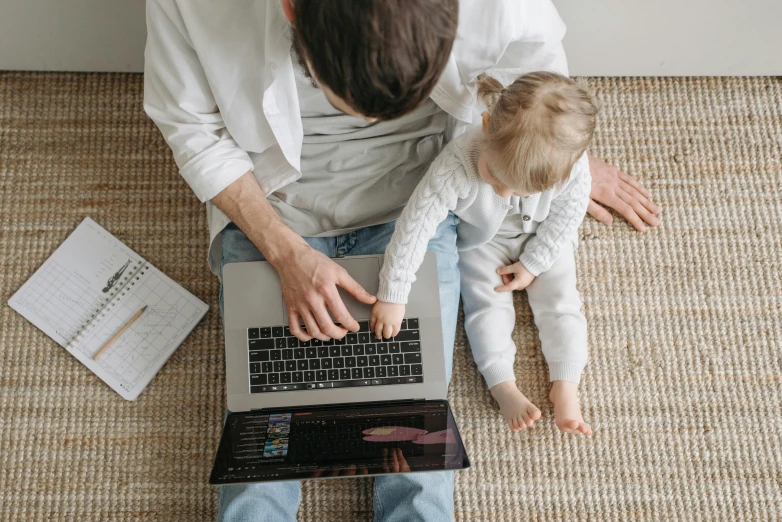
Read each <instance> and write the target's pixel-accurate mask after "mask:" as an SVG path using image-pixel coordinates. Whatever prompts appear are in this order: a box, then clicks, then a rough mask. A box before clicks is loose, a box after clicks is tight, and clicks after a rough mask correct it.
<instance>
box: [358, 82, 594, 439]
mask: <svg viewBox="0 0 782 522" xmlns="http://www.w3.org/2000/svg"><path fill="white" fill-rule="evenodd" d="M478 96H479V98H480V99H481V100H482V101H483V102H484V103H485V104H486V106H487V108H488V111H487V112H484V113H483V126H482V129H475V130H471V131H468V132H467V133H465V134H463V135H462V136H460V137H459V138H457V139H455V140H454V141H452V142H451V143H450V144H448V146H446V147H445V149H444V150H443V152H442V153H441V154H440V155H439V156H438V157H437V159H436V160H435V161H434V162H433V163H432V165H431V167H430V168H429V170H428V172H427V173H426V175H425V176H424V178H423V179H422V180H421V183H420V184H419V185H418V187H416V189H415V191H414V192H413V195H412V196H411V198H410V201H409V203H408V204H407V206H406V207H405V209H404V211H403V212H402V215H401V216H400V217H399V220H398V221H397V224H396V229H395V231H394V235H393V237H392V239H391V242H390V243H389V245H388V248H387V250H386V257H385V263H384V266H383V269H382V271H381V273H380V288H379V292H378V296H377V297H378V302H377V303H376V304H375V306H374V308H373V310H372V319H371V323H370V324H371V328H372V330H373V331H374V332H375V334H376V335H377V336H378V337H392V336H394V335H396V334H397V333H398V332H399V328H400V325H401V321H402V318H403V317H404V311H405V306H404V305H405V303H406V302H407V296H408V294H409V292H410V286H411V284H412V283H413V281H414V280H415V272H416V271H417V270H418V268H419V266H420V265H421V263H422V261H423V257H424V254H425V252H426V246H427V243H428V241H429V239H430V238H431V237H432V236H433V235H434V233H435V230H436V229H437V225H438V224H439V223H440V222H441V221H443V220H444V219H445V218H446V216H447V215H448V212H449V211H451V212H453V213H454V214H455V215H456V216H457V217H459V218H460V221H459V224H458V226H457V234H458V240H457V246H458V248H459V250H460V261H459V269H460V272H461V289H462V290H461V291H462V303H463V305H464V314H465V318H464V326H465V330H466V331H467V336H468V338H469V341H470V346H471V347H472V352H473V357H474V358H475V362H476V364H477V366H478V369H479V370H480V372H481V373H482V374H483V377H484V379H485V380H486V383H487V385H488V386H489V389H490V390H491V394H492V396H493V397H494V398H495V399H496V400H497V402H498V403H499V406H500V410H501V411H502V414H503V416H504V417H505V419H506V421H507V422H508V425H509V427H510V428H511V429H512V430H514V431H518V430H522V429H524V428H527V427H531V426H532V425H533V424H534V422H535V421H536V420H537V419H538V418H540V410H539V409H538V408H537V407H535V405H534V404H532V403H531V402H530V401H529V400H528V399H527V398H526V397H525V396H524V394H522V393H521V391H520V390H519V389H518V387H517V386H516V377H515V374H514V372H513V360H514V356H515V353H516V346H515V344H514V343H513V340H512V338H511V334H512V332H513V327H514V322H515V316H516V314H515V310H514V308H513V294H512V292H513V290H524V289H526V290H527V295H528V297H529V303H530V307H531V308H532V312H533V314H534V316H535V324H536V325H537V327H538V330H539V335H540V341H541V345H542V349H543V355H544V356H545V358H546V362H547V363H548V367H549V376H550V379H551V381H552V387H551V392H550V394H549V397H550V399H551V401H552V402H553V404H554V412H555V420H556V424H557V427H559V429H560V430H562V431H563V432H567V433H583V434H585V435H589V434H591V433H592V429H591V428H590V427H589V425H588V424H587V423H585V422H584V419H583V417H582V415H581V408H580V405H579V401H578V383H579V380H580V377H581V373H582V371H583V370H584V367H585V366H586V363H587V345H586V343H587V330H586V318H585V317H584V315H583V314H582V313H581V299H580V297H579V294H578V290H577V288H576V265H575V260H574V254H573V252H574V249H575V248H576V246H577V243H578V227H579V225H580V224H581V221H582V220H583V218H584V214H585V213H586V209H587V205H588V203H589V190H590V185H591V176H590V173H589V162H588V160H587V156H586V153H585V151H586V148H587V146H588V145H589V143H590V141H591V140H592V136H593V134H594V130H595V123H596V117H597V107H596V104H595V101H594V99H593V98H592V96H591V95H590V94H589V93H588V92H587V91H586V90H585V89H584V88H582V87H580V86H579V85H577V84H576V83H575V82H574V81H572V80H570V79H569V78H566V77H564V76H561V75H558V74H555V73H550V72H536V73H530V74H525V75H523V76H521V77H519V78H518V79H517V80H516V81H515V82H513V83H512V84H511V85H510V86H508V87H506V88H503V86H502V84H500V82H498V81H497V80H495V79H493V78H491V77H486V76H484V77H482V78H480V79H479V80H478ZM497 267H499V268H497Z"/></svg>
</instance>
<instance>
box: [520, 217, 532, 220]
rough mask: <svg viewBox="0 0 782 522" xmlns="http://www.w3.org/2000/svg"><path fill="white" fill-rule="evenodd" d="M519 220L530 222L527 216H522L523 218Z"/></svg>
mask: <svg viewBox="0 0 782 522" xmlns="http://www.w3.org/2000/svg"><path fill="white" fill-rule="evenodd" d="M521 219H523V220H524V221H529V220H530V217H529V216H524V217H523V218H521Z"/></svg>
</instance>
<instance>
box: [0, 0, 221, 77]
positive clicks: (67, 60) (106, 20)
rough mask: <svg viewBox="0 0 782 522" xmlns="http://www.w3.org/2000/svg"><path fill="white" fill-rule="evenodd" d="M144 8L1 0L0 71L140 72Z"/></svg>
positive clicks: (110, 0) (125, 3) (139, 0)
mask: <svg viewBox="0 0 782 522" xmlns="http://www.w3.org/2000/svg"><path fill="white" fill-rule="evenodd" d="M215 1H233V0H215ZM144 9H145V8H144V0H0V70H2V69H6V70H44V71H141V70H142V69H143V68H144V42H145V40H146V27H145V20H144Z"/></svg>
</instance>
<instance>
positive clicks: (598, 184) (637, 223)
mask: <svg viewBox="0 0 782 522" xmlns="http://www.w3.org/2000/svg"><path fill="white" fill-rule="evenodd" d="M589 170H590V172H591V174H592V191H591V192H590V194H589V198H590V200H589V208H587V212H589V215H590V216H592V217H593V218H595V219H596V220H598V221H600V222H601V223H604V224H606V225H610V224H611V222H612V221H613V220H614V218H613V216H611V213H610V212H609V211H608V210H606V209H605V208H603V207H602V206H600V205H599V204H598V203H600V204H602V205H605V206H606V207H609V208H613V209H614V210H616V211H617V212H619V214H621V215H622V216H624V218H625V219H626V220H627V221H629V222H630V224H631V225H633V226H634V227H635V228H636V229H637V230H639V231H641V232H643V231H644V230H646V225H650V226H653V227H656V226H657V225H659V224H660V218H659V217H658V214H659V213H660V207H658V206H657V205H655V204H654V203H652V201H651V200H650V199H649V198H650V197H651V196H650V194H649V191H648V190H646V189H645V188H644V187H643V185H641V184H640V183H638V181H636V179H635V178H634V177H632V176H629V175H627V174H625V173H624V172H622V171H621V170H619V169H618V168H616V167H614V166H613V165H609V164H608V163H606V162H605V161H603V160H601V159H600V158H597V157H595V156H592V155H591V154H590V155H589Z"/></svg>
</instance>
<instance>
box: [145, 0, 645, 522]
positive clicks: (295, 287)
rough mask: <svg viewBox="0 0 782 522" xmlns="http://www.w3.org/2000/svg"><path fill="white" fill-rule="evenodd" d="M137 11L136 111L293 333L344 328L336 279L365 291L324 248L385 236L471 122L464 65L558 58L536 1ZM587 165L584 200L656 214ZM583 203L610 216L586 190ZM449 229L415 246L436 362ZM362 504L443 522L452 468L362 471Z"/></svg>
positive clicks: (450, 298) (251, 515)
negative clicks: (261, 279)
mask: <svg viewBox="0 0 782 522" xmlns="http://www.w3.org/2000/svg"><path fill="white" fill-rule="evenodd" d="M147 25H148V40H147V49H146V67H145V104H144V105H145V109H146V111H147V114H148V115H149V116H150V117H151V118H152V119H153V120H154V121H155V123H156V124H157V125H158V127H159V128H160V130H161V132H162V133H163V135H164V137H165V138H166V140H167V141H168V143H169V145H170V146H171V149H172V151H173V153H174V157H175V159H176V162H177V164H178V166H179V169H180V172H181V174H182V176H183V177H184V178H185V180H186V181H187V182H188V183H189V184H190V186H191V187H192V188H193V190H194V192H195V193H196V195H197V196H198V197H199V199H201V200H202V201H205V202H207V213H208V219H209V227H210V238H211V245H210V254H209V261H210V267H211V268H212V270H213V271H214V272H216V273H217V274H221V273H222V267H223V266H224V265H225V264H226V263H231V262H240V261H256V260H260V259H266V260H268V261H269V262H270V263H271V264H272V265H273V266H274V267H275V269H276V270H277V271H278V273H279V276H280V281H281V286H282V292H283V297H284V299H285V303H286V307H287V309H288V314H289V316H290V327H291V331H292V332H293V333H294V335H296V336H297V337H299V338H300V339H302V340H308V339H311V338H312V337H315V338H318V339H322V340H327V339H329V338H341V337H343V336H344V335H345V334H346V333H347V331H348V330H352V331H356V330H358V323H357V322H356V321H355V319H354V318H352V317H351V316H350V314H349V313H348V312H347V310H346V308H345V306H344V304H343V303H342V301H341V299H340V297H339V294H338V292H337V286H340V287H342V288H344V289H345V290H346V291H348V292H350V293H351V294H352V295H354V296H355V297H356V298H357V299H359V300H361V301H363V302H365V303H368V304H370V303H373V302H374V300H375V298H374V296H371V295H369V294H368V293H367V292H366V291H365V290H364V289H363V288H361V287H360V286H359V285H358V283H356V282H355V281H354V280H353V279H352V278H351V277H350V276H349V275H348V274H347V273H346V272H345V271H344V270H343V269H341V268H340V267H339V266H338V265H336V264H335V263H333V262H332V261H331V260H330V259H329V257H339V256H346V255H361V254H379V253H382V252H383V251H384V249H385V246H386V244H387V242H388V240H389V239H390V236H391V233H392V231H393V226H394V220H395V219H396V218H397V216H398V215H399V213H400V212H401V209H402V207H403V206H404V204H405V203H406V201H407V199H408V197H409V196H410V194H411V193H412V191H413V189H414V188H415V186H416V184H417V182H418V180H420V178H421V176H422V175H423V174H424V172H425V170H426V168H427V166H428V164H429V163H430V162H431V161H432V160H433V159H434V158H435V156H436V155H437V154H438V153H439V152H440V150H441V149H442V147H443V145H444V144H445V143H446V142H447V141H448V140H449V139H451V138H452V137H454V136H455V135H457V134H458V133H460V132H462V131H463V130H464V127H465V126H466V125H467V124H469V123H471V122H473V121H477V120H475V117H476V114H477V110H476V107H475V102H474V89H473V84H474V81H475V79H476V78H477V76H478V75H479V74H481V73H484V72H488V73H490V74H491V75H493V76H494V77H496V78H498V79H500V80H501V81H503V82H504V83H509V82H511V81H512V80H513V79H514V78H515V77H516V76H518V75H519V74H522V73H524V72H529V71H534V70H552V71H556V72H560V73H563V74H567V64H566V60H565V55H564V51H563V49H562V45H561V40H562V37H563V36H564V33H565V26H564V24H563V23H562V21H561V19H560V18H559V16H558V14H557V12H556V10H555V8H554V7H553V5H552V4H551V3H550V1H549V0H461V2H458V1H457V0H255V1H253V2H235V1H234V2H212V1H208V0H199V1H195V0H187V1H176V0H148V4H147ZM590 166H591V168H592V175H593V178H594V180H595V181H594V184H593V190H592V193H593V199H596V200H599V201H602V202H604V203H606V204H609V205H611V206H613V207H614V208H615V209H617V210H618V211H620V212H621V213H622V214H623V215H625V216H626V217H627V218H628V219H629V220H630V221H631V222H633V224H634V225H635V226H636V227H637V228H641V229H642V228H643V227H644V224H643V221H645V222H647V223H649V224H651V225H656V224H657V223H658V221H657V218H656V217H655V214H656V213H657V212H658V209H657V207H656V206H655V205H654V204H653V203H651V202H650V201H649V200H648V199H647V197H646V196H647V194H646V192H645V191H644V189H643V188H642V187H641V186H640V185H638V183H637V182H635V180H633V179H632V178H630V177H629V176H626V175H625V174H623V173H621V172H619V171H617V170H616V169H613V168H612V167H610V166H608V165H606V164H605V163H603V162H602V161H600V160H599V159H596V158H593V159H592V162H591V164H590ZM590 212H591V213H592V214H593V215H594V216H596V217H598V218H599V219H601V220H602V221H604V222H606V223H608V222H610V214H608V212H607V211H606V210H605V209H603V208H601V207H600V206H599V205H597V203H595V202H593V203H592V204H591V205H590ZM455 227H456V219H455V218H454V217H453V216H449V218H448V219H446V221H445V222H444V223H442V224H441V225H440V227H439V228H438V231H437V234H436V236H435V238H434V239H433V240H432V241H431V242H430V244H429V250H431V251H434V252H436V254H437V259H438V273H439V277H440V287H441V288H440V299H441V304H442V308H443V309H442V316H443V338H444V341H445V348H446V366H447V376H448V377H449V378H450V372H451V365H452V357H453V354H452V349H453V339H454V330H455V325H456V314H457V308H458V301H459V276H458V270H457V261H458V256H457V254H456V247H455V240H456V231H455ZM221 306H222V299H221ZM329 311H331V313H332V315H333V316H334V318H335V319H336V320H337V321H338V322H339V323H340V324H341V325H342V326H336V325H335V324H334V321H333V320H332V319H331V317H330V316H329V313H328V312H329ZM300 323H304V325H306V331H304V330H303V329H301V328H300V327H299V324H300ZM299 499H300V485H299V483H297V482H283V483H272V484H256V485H246V486H245V485H242V486H228V487H223V488H221V492H220V504H219V508H218V510H219V517H220V519H222V520H258V521H260V520H274V521H278V520H295V517H296V512H297V510H298V503H299ZM374 511H375V518H376V520H383V521H395V520H427V521H432V520H451V519H452V518H453V473H451V472H443V473H422V474H399V475H390V476H383V477H378V478H377V479H376V480H375V502H374Z"/></svg>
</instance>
